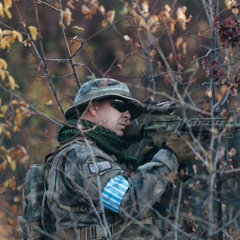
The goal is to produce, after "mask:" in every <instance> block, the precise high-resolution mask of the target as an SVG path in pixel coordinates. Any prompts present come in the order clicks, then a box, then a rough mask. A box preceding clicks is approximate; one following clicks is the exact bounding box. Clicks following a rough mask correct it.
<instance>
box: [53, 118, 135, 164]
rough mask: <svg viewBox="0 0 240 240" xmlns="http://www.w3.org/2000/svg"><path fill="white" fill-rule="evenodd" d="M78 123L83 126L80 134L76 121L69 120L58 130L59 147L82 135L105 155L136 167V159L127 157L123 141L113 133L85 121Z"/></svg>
mask: <svg viewBox="0 0 240 240" xmlns="http://www.w3.org/2000/svg"><path fill="white" fill-rule="evenodd" d="M79 123H80V125H82V126H83V132H82V133H81V131H79V129H78V127H77V124H78V120H77V119H72V120H69V121H68V122H67V124H66V125H64V126H63V127H62V128H61V129H60V130H59V132H58V135H57V139H58V141H59V143H60V144H61V145H62V144H64V143H66V142H68V141H70V140H73V139H74V138H76V137H79V136H83V135H84V136H85V137H87V138H89V139H90V140H92V141H94V142H95V144H96V145H97V146H98V147H99V148H101V149H102V150H103V151H105V152H106V153H107V154H109V155H114V156H115V157H116V159H117V160H118V161H119V162H120V163H128V164H132V165H135V166H136V165H138V160H137V158H134V157H129V156H128V154H127V152H126V149H125V148H124V141H123V140H122V139H121V138H119V137H118V136H117V135H116V134H115V133H114V132H112V131H110V130H108V129H106V128H104V127H102V126H98V125H96V124H94V123H93V122H90V121H87V120H83V119H82V120H81V121H80V122H79Z"/></svg>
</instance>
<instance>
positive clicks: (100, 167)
mask: <svg viewBox="0 0 240 240" xmlns="http://www.w3.org/2000/svg"><path fill="white" fill-rule="evenodd" d="M88 167H89V170H90V172H91V173H99V172H103V171H105V170H108V169H111V168H112V165H111V163H110V162H109V161H104V162H97V163H96V164H93V163H90V164H89V165H88Z"/></svg>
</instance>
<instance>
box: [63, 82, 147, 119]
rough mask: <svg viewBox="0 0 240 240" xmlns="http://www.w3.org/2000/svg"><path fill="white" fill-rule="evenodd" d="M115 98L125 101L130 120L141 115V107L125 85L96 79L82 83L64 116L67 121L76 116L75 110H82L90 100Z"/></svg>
mask: <svg viewBox="0 0 240 240" xmlns="http://www.w3.org/2000/svg"><path fill="white" fill-rule="evenodd" d="M112 97H116V98H119V99H123V100H127V101H128V103H129V111H130V114H131V120H133V119H135V118H137V117H139V116H140V115H141V114H142V113H143V105H142V104H141V103H140V102H139V101H138V100H136V99H134V98H132V96H131V93H130V91H129V88H128V86H127V85H126V84H124V83H122V82H119V81H117V80H115V79H110V78H98V79H94V80H90V81H88V82H86V83H84V84H83V85H82V86H81V88H80V89H79V91H78V93H77V95H76V97H75V99H74V102H73V105H72V106H71V107H69V108H68V109H67V110H66V111H65V113H64V116H65V118H66V119H67V120H68V119H70V118H74V117H75V116H77V110H79V109H81V108H84V107H86V106H87V104H88V103H89V102H90V101H92V100H100V99H104V98H112Z"/></svg>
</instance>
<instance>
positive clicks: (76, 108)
mask: <svg viewBox="0 0 240 240" xmlns="http://www.w3.org/2000/svg"><path fill="white" fill-rule="evenodd" d="M113 97H116V98H119V99H123V100H127V101H128V104H129V106H130V107H129V112H130V114H131V121H132V120H134V119H136V118H137V117H139V116H141V115H142V114H143V105H142V103H141V102H139V101H138V100H136V99H134V98H131V97H127V96H123V95H121V94H116V93H115V94H111V95H109V94H108V95H102V96H101V97H98V98H93V99H86V100H85V101H83V102H81V104H76V105H73V106H71V107H69V108H68V109H67V110H66V111H65V113H64V116H65V118H66V120H68V119H71V118H77V117H79V116H80V114H81V113H82V112H81V109H84V108H86V107H87V104H88V103H89V102H90V101H93V100H94V101H95V100H101V99H105V98H106V99H107V98H113Z"/></svg>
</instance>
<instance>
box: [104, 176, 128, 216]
mask: <svg viewBox="0 0 240 240" xmlns="http://www.w3.org/2000/svg"><path fill="white" fill-rule="evenodd" d="M128 188H129V182H128V181H127V180H126V179H125V178H124V177H123V176H120V175H119V176H117V177H115V178H112V179H111V180H110V181H109V182H108V184H107V185H106V187H105V188H104V190H103V193H102V202H103V206H104V207H105V208H106V209H108V210H111V211H113V212H115V213H118V212H119V208H120V204H121V202H122V199H123V196H124V195H125V193H126V191H127V190H128Z"/></svg>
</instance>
